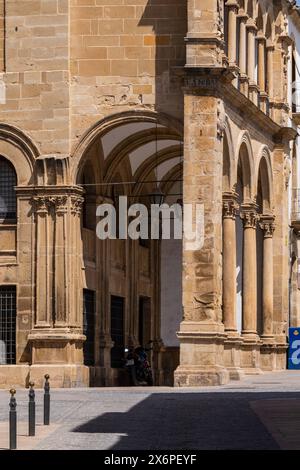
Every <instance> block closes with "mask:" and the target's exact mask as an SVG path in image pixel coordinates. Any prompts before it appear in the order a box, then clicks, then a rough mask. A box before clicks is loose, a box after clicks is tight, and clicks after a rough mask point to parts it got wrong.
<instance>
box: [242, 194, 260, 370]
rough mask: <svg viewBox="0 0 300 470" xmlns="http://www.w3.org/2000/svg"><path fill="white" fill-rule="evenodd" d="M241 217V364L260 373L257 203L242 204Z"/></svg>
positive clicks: (244, 367)
mask: <svg viewBox="0 0 300 470" xmlns="http://www.w3.org/2000/svg"><path fill="white" fill-rule="evenodd" d="M241 217H242V219H243V221H244V247H243V325H242V337H243V345H242V357H241V366H242V368H243V370H244V372H245V373H246V374H260V373H261V370H260V368H259V359H260V356H259V348H260V343H259V337H258V335H257V286H256V283H257V266H256V263H257V260H256V224H257V212H256V204H254V203H248V204H242V206H241Z"/></svg>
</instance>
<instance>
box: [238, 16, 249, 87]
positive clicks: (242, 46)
mask: <svg viewBox="0 0 300 470" xmlns="http://www.w3.org/2000/svg"><path fill="white" fill-rule="evenodd" d="M238 18H239V20H240V34H239V67H240V80H239V82H240V91H241V92H242V93H243V94H244V95H245V96H248V85H249V79H248V76H247V31H246V23H247V20H248V15H246V14H245V13H244V12H243V11H242V12H240V13H239V15H238Z"/></svg>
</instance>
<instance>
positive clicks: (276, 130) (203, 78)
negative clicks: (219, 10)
mask: <svg viewBox="0 0 300 470" xmlns="http://www.w3.org/2000/svg"><path fill="white" fill-rule="evenodd" d="M185 74H186V77H185V87H184V88H185V90H187V89H189V90H192V91H194V92H195V94H198V93H203V95H215V96H218V97H219V98H222V99H223V100H224V101H225V102H227V103H228V104H229V105H230V106H232V107H234V108H235V109H236V110H237V111H239V113H240V115H241V116H243V118H244V119H245V120H246V121H247V120H248V121H249V122H251V123H253V124H254V125H256V126H257V125H258V126H259V127H260V128H261V129H264V132H265V133H268V134H269V135H271V136H272V140H273V141H274V142H275V143H281V142H284V141H290V140H293V139H294V138H295V137H296V135H297V134H296V131H295V130H294V129H293V128H292V127H281V126H280V125H279V124H277V123H276V122H275V121H273V120H272V119H271V118H270V117H269V116H268V115H267V114H265V113H264V112H263V111H261V110H260V109H259V108H258V107H257V106H256V105H255V104H254V103H253V102H252V101H251V100H249V99H248V98H247V97H246V96H245V95H244V94H243V93H241V92H240V91H239V90H238V89H237V88H236V87H235V86H234V85H233V84H232V83H231V81H232V79H233V78H234V75H233V73H232V72H231V71H230V70H228V68H226V67H213V68H207V67H189V66H186V67H185Z"/></svg>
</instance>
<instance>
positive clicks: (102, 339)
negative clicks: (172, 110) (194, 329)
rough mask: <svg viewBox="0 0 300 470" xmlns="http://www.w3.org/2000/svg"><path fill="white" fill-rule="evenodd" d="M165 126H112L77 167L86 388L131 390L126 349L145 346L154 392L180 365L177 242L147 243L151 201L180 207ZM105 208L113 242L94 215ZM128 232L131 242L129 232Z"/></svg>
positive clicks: (175, 157)
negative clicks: (111, 214)
mask: <svg viewBox="0 0 300 470" xmlns="http://www.w3.org/2000/svg"><path fill="white" fill-rule="evenodd" d="M166 121H167V120H166V119H165V120H162V121H160V120H158V119H157V120H156V121H155V120H153V119H152V116H151V119H149V120H147V119H144V120H142V119H136V120H133V119H132V120H130V119H128V120H127V119H126V116H125V115H124V119H123V121H122V122H119V123H118V124H116V123H114V122H113V119H112V126H111V127H110V126H109V125H108V123H107V122H106V126H104V127H103V129H99V133H98V134H97V135H96V136H95V138H93V139H92V140H91V141H90V143H89V145H88V148H87V149H86V150H85V151H84V152H83V154H82V157H81V159H79V160H78V167H79V168H80V171H79V172H78V177H77V183H78V184H80V185H82V186H83V188H84V190H85V203H84V208H83V226H82V242H83V263H84V272H83V274H84V276H83V278H84V279H83V289H84V291H83V297H84V299H86V300H84V307H83V308H84V318H85V319H86V323H85V324H84V326H85V334H86V335H88V334H90V336H89V337H90V341H89V344H90V347H92V349H93V354H92V355H91V354H88V352H87V354H86V356H85V357H86V358H87V360H86V361H85V363H86V365H89V366H90V370H91V376H92V379H91V385H126V384H128V383H129V382H130V377H129V374H128V373H127V371H126V369H124V367H123V363H122V359H123V358H124V348H125V347H126V346H133V347H136V346H138V345H140V344H142V343H145V342H147V341H148V340H150V339H151V340H152V341H153V350H152V352H150V353H149V355H150V356H151V357H150V359H151V363H152V368H153V371H154V377H155V383H156V384H157V385H163V384H166V385H171V384H172V383H173V372H174V370H175V369H176V367H177V366H178V361H179V344H178V340H177V337H176V331H178V329H179V324H180V321H181V320H182V308H181V305H182V301H181V254H182V240H181V239H180V240H178V239H176V240H175V239H172V232H171V237H170V239H161V237H159V239H152V238H150V235H151V222H152V220H151V203H153V199H155V198H156V199H157V197H158V196H159V195H160V194H161V195H162V196H163V199H164V203H166V204H169V205H171V204H173V203H174V202H175V203H176V202H177V201H180V204H182V181H181V180H182V142H181V139H180V135H179V133H178V132H177V131H175V130H174V128H173V126H172V124H171V122H170V127H168V125H167V122H166ZM74 173H75V174H76V169H75V171H74ZM102 204H108V205H109V206H110V207H112V208H113V209H114V210H115V215H116V219H115V221H116V231H115V236H116V238H111V237H106V238H105V239H101V237H99V233H100V232H99V230H100V228H99V227H100V223H101V222H102V221H103V220H104V218H105V216H96V211H97V208H98V209H99V206H101V205H102ZM137 204H140V206H139V207H137V206H136V205H137ZM131 211H132V212H131ZM98 214H100V212H99V211H98ZM145 214H146V217H144V215H145ZM141 215H143V218H141V219H140V223H137V218H138V217H140V216H141ZM170 217H171V218H172V217H173V215H172V211H171V214H170ZM145 220H146V221H145ZM133 227H134V230H136V232H135V234H136V235H137V236H136V237H132V232H129V230H131V229H133ZM145 227H146V228H147V229H148V234H147V235H148V236H147V237H144V236H143V233H144V232H143V230H142V229H143V228H145ZM171 228H172V221H171ZM146 231H147V230H146ZM96 234H97V235H96ZM174 292H175V293H176V294H174ZM175 298H176V299H175ZM175 300H176V301H175ZM91 325H92V326H91ZM89 332H90V333H89ZM87 343H88V341H87ZM143 345H145V344H143ZM87 349H88V348H87ZM91 356H93V358H94V359H93V360H90V358H91Z"/></svg>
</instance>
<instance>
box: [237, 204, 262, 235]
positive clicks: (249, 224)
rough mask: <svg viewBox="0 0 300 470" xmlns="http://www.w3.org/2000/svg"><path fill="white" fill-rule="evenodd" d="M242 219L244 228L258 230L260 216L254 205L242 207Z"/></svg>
mask: <svg viewBox="0 0 300 470" xmlns="http://www.w3.org/2000/svg"><path fill="white" fill-rule="evenodd" d="M240 216H241V219H242V220H243V222H244V228H253V229H254V228H256V224H257V220H258V214H257V212H256V206H255V204H253V205H247V206H246V205H242V210H241V214H240Z"/></svg>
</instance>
